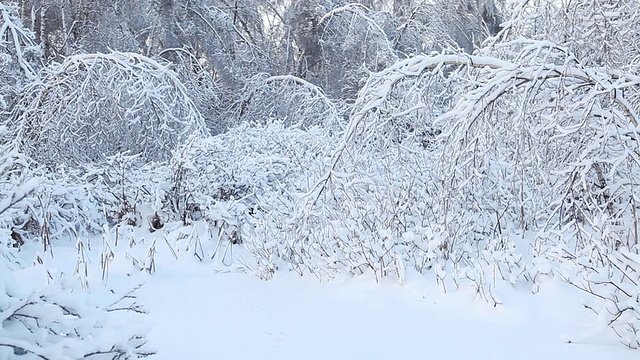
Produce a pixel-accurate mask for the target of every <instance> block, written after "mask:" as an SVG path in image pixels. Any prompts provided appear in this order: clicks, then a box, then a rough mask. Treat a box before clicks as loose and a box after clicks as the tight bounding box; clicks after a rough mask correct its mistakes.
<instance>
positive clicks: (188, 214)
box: [169, 122, 332, 237]
mask: <svg viewBox="0 0 640 360" xmlns="http://www.w3.org/2000/svg"><path fill="white" fill-rule="evenodd" d="M331 139H332V138H331V137H330V136H329V135H328V133H327V131H326V130H323V129H320V128H317V127H313V128H310V129H308V130H302V129H299V128H296V127H286V126H284V124H282V123H280V122H277V123H271V124H266V125H257V124H256V125H250V124H247V123H245V124H243V125H241V126H239V127H237V128H234V129H231V130H230V131H229V132H227V133H225V134H220V135H217V136H214V137H210V138H205V139H201V138H195V137H194V138H193V139H191V141H189V142H187V143H186V144H185V145H184V146H182V147H180V148H178V149H177V150H176V151H175V153H174V157H173V159H172V160H171V165H170V166H171V169H172V189H171V191H170V193H169V201H170V202H171V208H172V210H173V212H174V213H175V214H179V216H180V218H181V219H182V220H183V221H185V222H186V221H187V220H189V219H192V220H199V219H201V218H204V219H206V220H209V221H210V222H212V223H216V224H217V225H216V226H218V227H220V226H227V227H229V226H230V227H231V229H228V230H227V231H228V232H229V235H230V236H231V237H233V236H235V237H238V236H239V235H240V233H239V231H240V229H241V227H242V225H243V224H244V223H246V220H245V218H248V217H250V214H249V213H250V212H252V213H254V214H255V213H259V212H260V213H261V212H268V211H270V209H272V208H273V207H277V206H278V204H277V202H279V201H286V200H281V199H280V198H283V199H286V198H287V197H288V196H290V195H289V194H290V193H293V192H296V191H301V185H300V184H299V182H300V181H304V176H303V175H304V174H306V173H307V172H308V171H310V167H313V166H314V165H315V164H318V163H322V161H323V159H324V156H325V154H326V151H327V149H328V146H330V144H331V141H332V140H331ZM315 166H317V165H315ZM228 215H231V217H229V216H228ZM225 224H226V225H225ZM234 232H235V233H236V234H235V235H233V234H234Z"/></svg>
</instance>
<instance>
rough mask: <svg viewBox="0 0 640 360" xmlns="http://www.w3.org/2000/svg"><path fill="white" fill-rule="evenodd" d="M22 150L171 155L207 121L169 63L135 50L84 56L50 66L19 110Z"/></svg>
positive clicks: (82, 158)
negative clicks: (133, 51)
mask: <svg viewBox="0 0 640 360" xmlns="http://www.w3.org/2000/svg"><path fill="white" fill-rule="evenodd" d="M12 122H13V126H15V127H16V128H17V134H16V142H17V144H18V145H19V148H20V149H21V151H24V152H25V153H26V154H28V155H29V156H31V157H33V158H34V159H36V160H38V161H40V162H42V163H44V164H47V165H56V164H60V163H66V164H69V165H74V166H75V165H80V164H84V163H88V162H92V161H102V160H104V159H105V158H106V157H108V156H111V155H115V154H117V153H121V152H125V151H130V152H131V153H133V154H137V153H141V154H142V157H143V159H144V160H147V161H152V160H165V159H168V158H169V157H170V154H171V151H172V150H173V149H174V148H175V146H176V145H177V144H179V143H181V142H182V141H184V140H185V139H187V138H188V137H189V136H190V135H191V134H194V133H198V134H205V133H206V126H205V124H204V121H203V119H202V117H201V116H200V113H199V112H198V110H197V109H196V108H195V106H194V104H193V102H192V101H191V99H189V97H188V96H187V94H186V90H185V88H184V86H183V85H182V83H181V82H180V81H179V80H178V78H177V77H176V75H175V74H174V73H173V72H172V71H171V70H170V69H168V67H167V65H165V64H162V63H160V62H158V61H156V60H153V59H150V58H147V57H144V56H141V55H136V54H130V53H111V54H82V55H74V56H70V57H68V58H66V59H65V60H64V62H62V63H60V64H57V63H55V64H52V65H50V66H49V67H48V68H47V69H45V71H44V73H43V75H42V81H41V82H38V83H34V84H31V85H30V86H28V87H27V88H26V89H25V94H24V96H23V98H22V99H21V100H20V103H19V104H18V105H17V106H16V107H15V109H14V115H13V117H12Z"/></svg>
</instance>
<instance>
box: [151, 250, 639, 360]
mask: <svg viewBox="0 0 640 360" xmlns="http://www.w3.org/2000/svg"><path fill="white" fill-rule="evenodd" d="M502 290H503V292H502V293H501V294H502V295H503V297H504V298H505V304H504V305H499V306H498V307H496V308H494V307H491V306H490V305H489V303H487V302H485V301H483V300H480V299H477V298H475V297H474V296H473V294H471V293H468V292H465V291H463V290H460V291H458V292H454V293H450V294H443V293H442V291H441V290H440V289H438V288H437V287H436V286H435V285H434V284H429V282H428V281H426V280H425V279H424V277H418V276H417V275H416V274H412V276H411V277H410V278H409V279H408V281H407V284H406V285H400V284H397V283H394V282H382V283H376V282H375V281H374V279H373V277H368V276H363V277H357V278H352V279H342V280H334V281H329V282H325V283H319V282H317V280H316V279H315V278H312V277H298V276H297V275H294V274H291V273H282V272H279V273H277V274H276V276H275V277H274V278H273V279H272V280H270V281H266V282H265V281H262V280H259V279H256V278H254V277H251V276H248V275H246V274H241V273H215V272H214V271H213V270H212V269H211V267H210V266H207V265H203V264H189V263H185V262H183V261H179V262H174V264H172V266H169V267H167V266H166V264H165V267H164V268H163V269H159V270H158V272H157V273H155V274H154V275H153V276H151V277H149V278H148V279H147V283H146V285H145V286H144V287H143V288H142V289H141V291H140V294H139V296H140V300H141V301H142V302H143V303H145V304H147V306H148V308H149V310H150V312H151V313H150V315H149V320H150V321H151V322H152V323H153V326H154V328H153V329H152V330H151V332H150V334H149V335H148V336H149V340H150V342H151V344H152V345H154V346H156V347H157V349H158V354H157V355H156V356H155V359H157V360H164V359H167V360H169V359H208V358H219V359H424V358H431V359H471V358H473V359H492V360H496V359H536V360H537V359H582V360H588V359H594V360H595V359H598V360H599V359H619V360H624V359H632V358H633V359H635V358H636V357H637V353H635V352H634V351H632V350H627V349H625V348H624V347H621V346H620V345H619V344H616V340H615V339H614V338H612V337H610V336H609V335H608V334H607V333H597V334H589V336H587V337H586V338H584V339H582V341H580V342H579V343H576V341H575V340H573V342H572V343H568V340H569V339H572V337H573V338H576V339H577V338H578V337H581V336H582V335H581V333H584V332H585V329H587V328H588V324H589V321H590V320H589V317H590V314H589V313H588V311H586V310H584V309H580V307H579V306H576V305H578V304H577V303H578V302H579V299H578V298H577V297H576V296H575V292H574V291H571V289H569V288H568V287H567V285H566V284H562V283H559V282H553V281H551V282H549V283H547V284H544V285H543V286H542V287H541V291H540V292H539V293H538V294H537V295H532V294H531V293H530V292H527V291H523V289H502ZM505 290H506V291H505ZM505 292H506V294H505ZM582 337H583V336H582Z"/></svg>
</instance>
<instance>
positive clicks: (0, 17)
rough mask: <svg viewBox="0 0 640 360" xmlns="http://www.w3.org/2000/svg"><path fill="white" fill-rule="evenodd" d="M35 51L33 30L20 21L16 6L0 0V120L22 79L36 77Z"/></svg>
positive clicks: (36, 54) (37, 48)
mask: <svg viewBox="0 0 640 360" xmlns="http://www.w3.org/2000/svg"><path fill="white" fill-rule="evenodd" d="M39 53H40V49H39V47H38V46H37V45H36V44H35V42H34V36H33V33H32V32H31V31H29V30H28V29H26V28H25V27H24V26H23V25H22V22H21V20H20V18H19V9H18V7H17V6H15V5H5V4H3V3H0V120H3V119H4V117H5V116H6V114H8V111H9V109H10V108H11V107H12V106H13V104H14V103H15V101H16V100H17V98H18V95H19V94H20V92H21V89H22V87H23V86H24V85H25V83H26V82H27V81H29V80H31V79H33V78H35V77H36V75H37V74H36V73H37V67H36V64H37V63H38V62H37V60H38V58H39Z"/></svg>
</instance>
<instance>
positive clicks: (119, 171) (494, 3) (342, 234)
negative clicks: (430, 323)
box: [0, 0, 640, 360]
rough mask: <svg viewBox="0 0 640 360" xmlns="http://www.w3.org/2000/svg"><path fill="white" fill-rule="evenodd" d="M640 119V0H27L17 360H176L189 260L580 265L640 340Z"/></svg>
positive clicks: (7, 308)
mask: <svg viewBox="0 0 640 360" xmlns="http://www.w3.org/2000/svg"><path fill="white" fill-rule="evenodd" d="M639 113H640V2H639V1H637V0H362V1H347V0H242V1H239V0H175V1H174V0H101V1H86V0H20V1H6V0H1V1H0V123H1V124H0V136H1V141H0V150H1V152H0V174H1V176H0V320H1V322H0V358H1V359H51V360H53V359H81V358H88V359H137V358H142V357H147V356H150V355H154V354H156V353H157V354H158V355H161V354H162V348H161V347H160V345H161V344H157V343H156V344H154V342H153V341H149V338H148V336H147V335H148V333H149V328H148V326H146V325H145V324H146V320H145V319H146V318H148V317H150V316H153V315H154V312H153V311H152V310H151V311H149V309H148V306H146V305H147V304H145V301H143V300H144V299H142V298H141V297H139V296H138V294H139V293H140V292H141V291H144V288H145V285H144V283H145V282H147V281H154V280H153V278H154V276H155V277H156V278H158V277H159V276H160V275H159V272H160V271H161V270H162V269H163V268H164V269H167V268H168V267H169V266H173V265H172V264H175V263H180V264H187V263H188V264H191V265H189V266H198V267H202V268H203V269H207V270H206V271H209V272H210V275H209V277H210V278H211V279H213V278H215V277H216V276H218V275H215V274H216V273H242V274H244V276H245V277H252V278H254V279H260V283H263V282H264V283H265V284H266V285H265V288H268V287H269V283H270V282H272V281H275V279H276V278H278V277H281V276H286V274H293V275H295V276H296V277H302V278H305V279H307V278H309V279H313V280H314V281H315V282H318V283H331V282H332V281H334V282H335V281H336V279H347V280H346V281H347V283H349V281H356V280H353V279H360V278H369V279H374V280H375V282H376V283H380V286H384V285H383V284H388V283H390V282H392V283H395V284H396V285H397V284H398V283H399V284H403V286H410V285H411V283H412V282H415V283H417V282H419V281H427V282H430V283H432V284H434V289H437V291H439V292H441V293H443V294H451V293H456V292H464V291H466V292H471V293H473V294H474V300H473V301H474V303H483V304H487V305H488V307H490V308H500V307H507V306H512V304H510V303H509V301H508V300H507V299H506V297H505V298H503V294H508V293H510V292H512V291H519V292H521V293H526V294H527V296H528V297H531V298H535V297H536V296H537V294H538V293H539V292H543V291H544V287H545V286H547V285H546V284H549V283H550V282H558V283H560V284H563V286H564V287H562V289H565V290H563V291H565V292H567V293H571V294H575V296H579V297H580V299H581V303H580V304H578V305H576V310H577V311H580V312H581V313H584V318H585V319H588V318H593V319H596V320H595V321H594V322H593V323H592V324H591V325H589V326H586V330H589V329H590V328H595V327H597V328H599V329H600V330H599V331H601V332H600V334H606V335H602V336H609V337H610V338H612V339H614V341H612V344H613V345H612V346H611V348H612V349H615V350H619V349H617V347H619V348H620V349H622V350H623V351H626V352H630V353H632V354H633V356H636V355H637V352H635V351H637V349H639V348H640V234H639V232H640V223H639V222H640V127H639V126H638V121H639V120H640V117H639V116H638V114H639ZM185 266H186V265H185ZM175 276H177V275H175ZM220 276H222V275H220ZM341 281H342V280H341ZM559 286H560V285H559ZM184 296H188V294H184ZM193 296H198V295H197V294H194V295H193ZM208 296H211V297H212V298H214V297H215V296H212V295H210V294H209V295H208ZM284 296H285V295H283V297H284ZM572 296H573V295H572ZM558 301H559V300H558ZM156 316H158V317H160V318H161V317H162V316H163V314H156ZM193 321H194V322H195V321H197V319H193ZM132 324H139V325H140V326H137V325H136V326H132ZM568 342H569V341H568ZM575 346H578V345H575ZM610 351H613V350H610ZM158 355H156V356H158ZM212 356H213V355H212ZM152 358H153V357H152ZM185 358H188V357H185ZM265 358H266V357H265ZM302 358H304V357H302ZM347 358H349V357H347ZM352 358H357V357H352ZM454 358H455V357H454ZM611 358H614V357H611Z"/></svg>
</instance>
